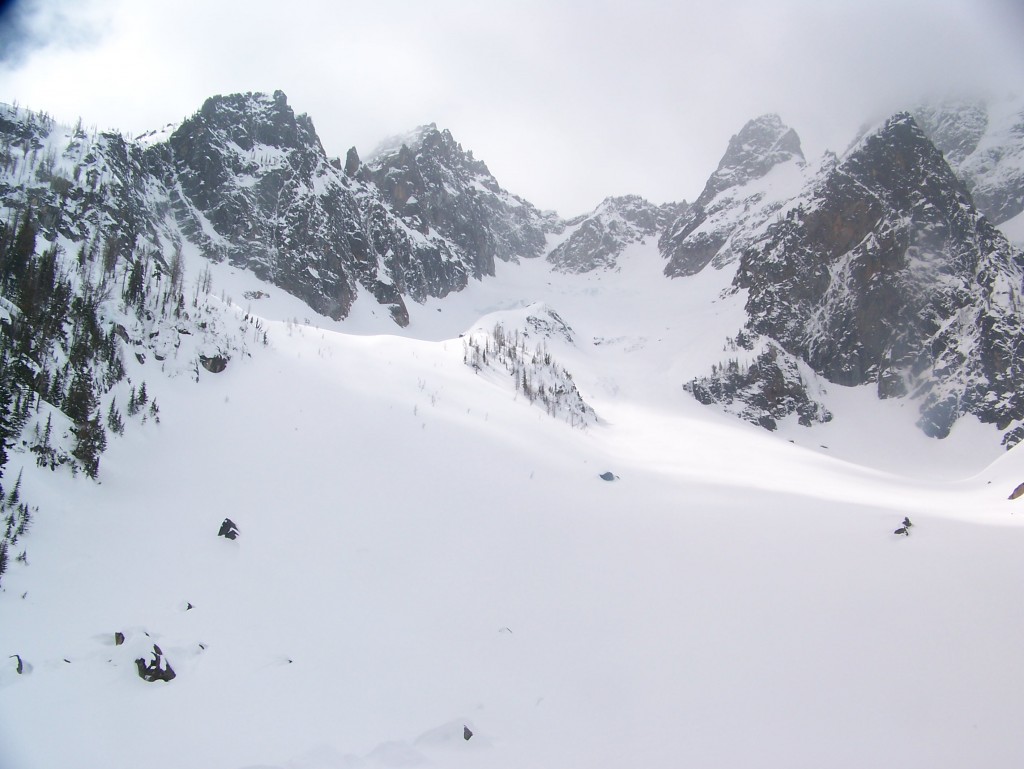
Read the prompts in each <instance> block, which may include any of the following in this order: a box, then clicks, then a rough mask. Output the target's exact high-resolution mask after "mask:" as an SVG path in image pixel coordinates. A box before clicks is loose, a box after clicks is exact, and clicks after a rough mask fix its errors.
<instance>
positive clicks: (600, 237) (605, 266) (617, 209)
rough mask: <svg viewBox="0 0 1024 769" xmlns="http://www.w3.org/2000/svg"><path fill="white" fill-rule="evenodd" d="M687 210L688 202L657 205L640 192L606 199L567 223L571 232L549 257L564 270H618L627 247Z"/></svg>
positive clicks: (567, 271) (568, 271)
mask: <svg viewBox="0 0 1024 769" xmlns="http://www.w3.org/2000/svg"><path fill="white" fill-rule="evenodd" d="M685 210H686V203H685V202H684V203H665V204H663V205H660V206H656V205H654V204H653V203H649V202H647V201H646V200H644V199H643V198H641V197H640V196H639V195H625V196H622V197H611V198H605V199H604V200H603V201H602V202H601V205H599V206H598V207H597V208H596V209H594V211H592V212H591V213H589V214H584V215H583V216H579V217H576V218H575V219H570V220H569V221H568V222H566V228H567V229H568V230H570V234H569V235H568V237H566V239H565V240H563V241H562V242H561V243H559V244H558V245H557V246H556V247H555V248H554V249H553V250H552V251H551V253H549V254H548V256H547V260H548V261H549V262H551V264H553V265H554V268H555V270H557V271H558V272H563V273H585V272H592V271H593V270H599V269H602V270H611V269H617V268H618V263H617V260H618V257H619V255H620V254H621V253H622V252H623V251H624V250H625V249H626V246H628V245H630V244H631V243H641V242H643V241H644V240H645V239H646V238H649V237H652V236H654V235H657V234H658V233H659V232H661V231H662V230H663V229H664V228H665V227H667V226H668V225H669V223H671V222H672V221H673V220H674V219H675V218H676V217H677V216H679V214H680V213H682V212H683V211H685Z"/></svg>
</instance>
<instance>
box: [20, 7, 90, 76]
mask: <svg viewBox="0 0 1024 769" xmlns="http://www.w3.org/2000/svg"><path fill="white" fill-rule="evenodd" d="M90 10H91V9H90V3H89V2H87V1H84V2H83V1H80V2H74V0H67V1H62V2H47V0H8V1H7V2H4V3H3V5H2V6H0V66H3V67H17V66H21V65H23V64H24V63H25V62H26V60H27V59H29V57H31V56H33V55H36V54H39V53H41V52H43V51H45V50H46V49H52V48H70V49H76V50H77V49H82V48H87V47H89V46H92V45H96V44H97V43H99V41H100V39H101V38H102V26H101V24H99V23H98V20H97V19H96V18H95V17H94V16H93V15H92V14H91V13H90V12H89V11H90Z"/></svg>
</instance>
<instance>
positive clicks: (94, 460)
mask: <svg viewBox="0 0 1024 769" xmlns="http://www.w3.org/2000/svg"><path fill="white" fill-rule="evenodd" d="M74 433H75V437H76V438H77V441H76V443H75V449H74V451H72V452H71V455H72V456H73V457H75V459H77V460H78V461H79V462H81V463H82V469H83V470H84V471H85V474H86V475H88V476H89V477H90V478H93V479H95V478H96V476H97V475H98V474H99V471H100V454H102V453H103V452H104V451H105V450H106V448H107V434H106V432H105V431H104V429H103V425H102V424H100V412H99V409H97V410H96V412H95V413H94V414H93V415H92V417H90V418H89V419H87V420H86V421H84V422H82V423H80V424H78V425H76V426H75V428H74Z"/></svg>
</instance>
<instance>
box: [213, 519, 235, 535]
mask: <svg viewBox="0 0 1024 769" xmlns="http://www.w3.org/2000/svg"><path fill="white" fill-rule="evenodd" d="M217 536H218V537H224V538H226V539H238V526H237V525H236V524H235V522H234V521H232V520H231V519H230V518H225V519H224V521H223V522H222V523H221V525H220V530H219V531H218V532H217Z"/></svg>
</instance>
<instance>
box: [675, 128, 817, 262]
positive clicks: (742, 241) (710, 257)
mask: <svg viewBox="0 0 1024 769" xmlns="http://www.w3.org/2000/svg"><path fill="white" fill-rule="evenodd" d="M803 169H804V156H803V153H802V151H801V149H800V139H799V137H798V136H797V135H796V132H795V131H793V129H792V128H789V127H788V126H786V125H785V124H784V123H783V122H782V120H781V119H780V118H779V117H778V115H763V116H761V117H759V118H757V119H755V120H751V121H750V122H749V123H747V124H746V125H745V126H743V129H742V130H741V131H740V132H739V133H738V134H736V135H735V136H733V137H732V139H730V140H729V147H728V149H727V150H726V152H725V155H724V156H723V157H722V160H721V162H720V163H719V164H718V169H717V170H716V171H715V172H714V173H713V174H712V175H711V177H710V178H709V179H708V181H707V184H706V185H705V187H704V191H703V192H701V194H700V197H698V198H697V200H696V201H694V203H693V205H691V206H689V207H688V208H687V209H686V210H684V211H683V212H682V213H681V214H680V215H679V216H677V217H676V218H675V219H674V220H673V221H672V222H670V223H669V225H668V227H667V228H666V229H665V230H664V232H663V234H662V236H661V239H660V240H659V241H658V247H659V249H660V250H661V254H662V256H664V257H665V258H666V259H667V260H668V263H667V264H666V266H665V274H666V275H668V276H669V277H681V276H685V275H696V274H697V273H698V272H700V271H701V270H703V269H704V267H706V266H707V265H708V264H711V263H714V265H715V266H716V267H718V268H721V267H723V266H725V265H726V264H729V263H731V262H733V261H735V260H736V259H738V258H739V255H740V253H742V250H743V248H744V247H745V245H746V244H747V242H749V240H750V239H751V238H753V237H756V235H757V234H758V233H759V232H760V231H761V230H762V229H763V227H764V226H765V225H766V224H767V223H768V222H769V221H770V219H771V217H772V215H773V214H774V213H775V212H776V211H777V210H778V209H779V208H780V207H781V206H782V205H784V203H785V202H786V201H787V200H788V199H789V198H790V197H792V195H794V194H796V192H798V191H799V189H800V184H801V182H802V178H803V176H802V175H803Z"/></svg>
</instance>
